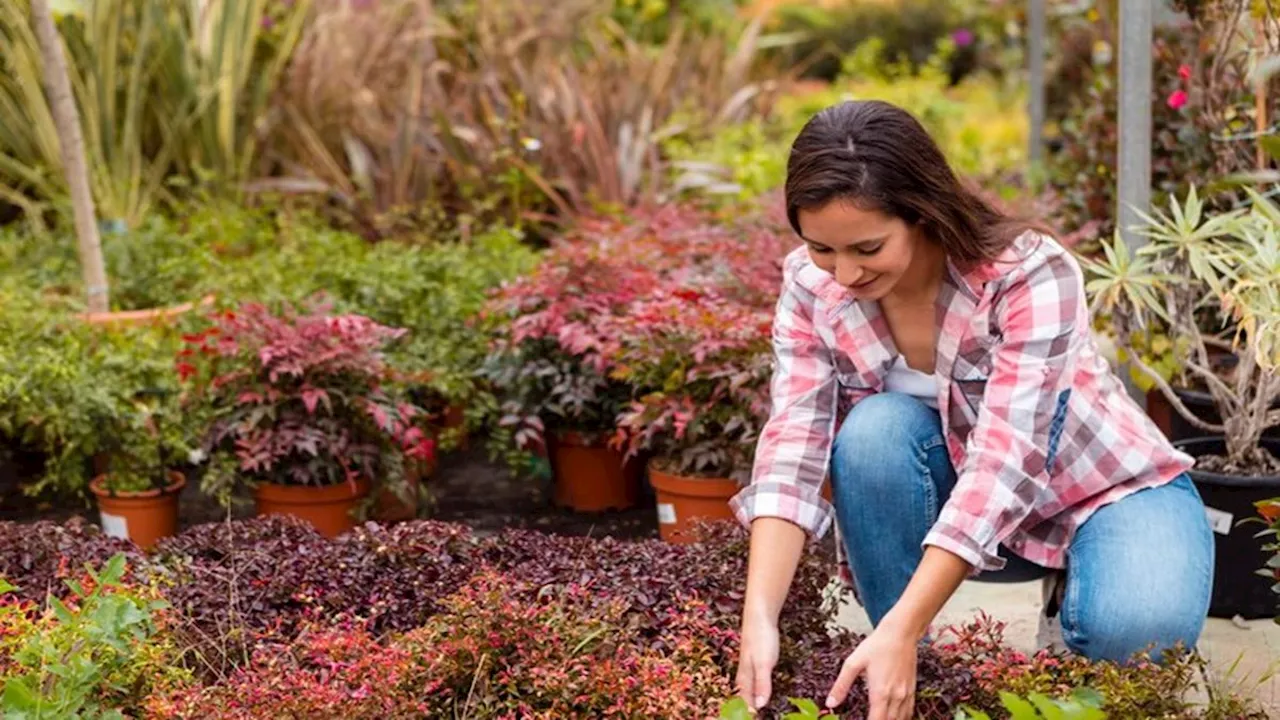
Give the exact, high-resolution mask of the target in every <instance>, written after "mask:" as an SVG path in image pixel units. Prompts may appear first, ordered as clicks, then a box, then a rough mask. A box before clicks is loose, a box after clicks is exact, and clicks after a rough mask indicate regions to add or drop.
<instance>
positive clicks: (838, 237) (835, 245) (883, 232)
mask: <svg viewBox="0 0 1280 720" xmlns="http://www.w3.org/2000/svg"><path fill="white" fill-rule="evenodd" d="M797 219H798V220H799V224H800V230H801V235H802V236H803V238H804V240H805V242H806V244H807V245H808V246H809V256H810V257H812V258H813V263H814V264H815V265H817V266H818V267H820V268H822V269H823V270H825V271H827V272H829V273H831V274H832V275H833V276H834V277H835V279H836V282H838V283H840V284H841V285H843V286H845V287H847V288H849V290H850V291H851V292H852V293H853V294H854V296H855V297H856V298H858V299H859V300H881V299H883V298H884V297H885V296H886V295H888V294H889V293H890V292H892V291H893V290H894V289H895V288H897V287H898V286H899V283H900V282H901V281H902V279H903V277H904V276H908V275H909V273H911V272H912V269H913V267H914V266H915V265H916V264H917V262H916V261H917V260H922V259H923V258H921V257H919V256H920V255H923V254H924V253H922V252H921V247H922V246H923V244H924V233H923V232H922V231H921V229H920V226H919V225H908V224H907V223H905V222H903V221H902V220H901V219H900V218H896V217H891V216H889V215H886V214H884V213H882V212H878V211H875V210H860V209H858V208H856V207H854V205H853V203H850V202H845V201H841V200H836V201H833V202H829V203H827V204H826V205H824V206H823V207H821V208H817V209H814V210H801V211H800V212H799V214H798V218H797Z"/></svg>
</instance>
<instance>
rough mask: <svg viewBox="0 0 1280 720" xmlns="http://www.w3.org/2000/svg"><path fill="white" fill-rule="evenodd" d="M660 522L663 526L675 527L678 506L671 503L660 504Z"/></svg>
mask: <svg viewBox="0 0 1280 720" xmlns="http://www.w3.org/2000/svg"><path fill="white" fill-rule="evenodd" d="M658 522H660V523H662V524H663V525H674V524H675V522H676V506H675V505H672V504H671V503H658Z"/></svg>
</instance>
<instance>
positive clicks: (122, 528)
mask: <svg viewBox="0 0 1280 720" xmlns="http://www.w3.org/2000/svg"><path fill="white" fill-rule="evenodd" d="M101 515H102V532H103V533H105V534H106V535H107V537H113V538H120V539H121V540H128V539H129V522H128V521H127V520H125V519H124V517H122V516H120V515H112V514H110V513H101Z"/></svg>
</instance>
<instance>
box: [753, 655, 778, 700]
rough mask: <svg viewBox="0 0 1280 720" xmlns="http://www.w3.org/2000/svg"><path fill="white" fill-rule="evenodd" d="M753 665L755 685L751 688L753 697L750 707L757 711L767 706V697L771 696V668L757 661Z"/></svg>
mask: <svg viewBox="0 0 1280 720" xmlns="http://www.w3.org/2000/svg"><path fill="white" fill-rule="evenodd" d="M754 665H755V683H754V685H753V686H752V687H753V690H752V692H753V693H754V696H753V698H752V700H751V707H753V708H755V709H756V710H759V709H761V708H763V707H764V706H765V705H768V704H769V697H770V696H771V695H772V694H773V668H772V667H769V666H768V665H767V664H766V663H763V662H759V661H757V662H756V663H755V664H754Z"/></svg>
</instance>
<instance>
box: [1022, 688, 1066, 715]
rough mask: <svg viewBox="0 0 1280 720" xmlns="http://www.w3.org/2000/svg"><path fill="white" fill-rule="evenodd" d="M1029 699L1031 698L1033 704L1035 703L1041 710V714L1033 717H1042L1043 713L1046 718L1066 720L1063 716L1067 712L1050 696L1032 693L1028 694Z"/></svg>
mask: <svg viewBox="0 0 1280 720" xmlns="http://www.w3.org/2000/svg"><path fill="white" fill-rule="evenodd" d="M1027 699H1028V700H1030V701H1031V704H1032V705H1035V706H1036V709H1037V710H1039V711H1040V715H1036V716H1033V717H1040V716H1041V715H1042V716H1044V718H1045V720H1064V717H1063V716H1064V714H1065V713H1064V712H1063V708H1062V706H1061V705H1059V704H1058V703H1057V702H1055V701H1053V700H1050V699H1049V698H1048V697H1046V696H1044V695H1041V694H1040V693H1031V694H1030V695H1028V696H1027Z"/></svg>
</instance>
